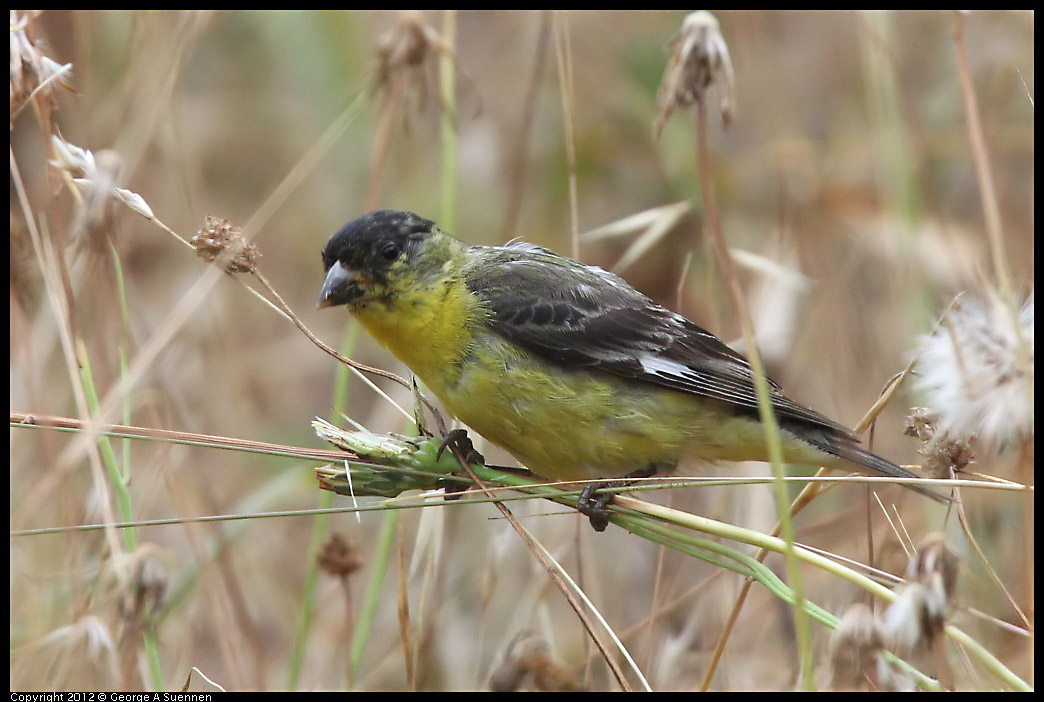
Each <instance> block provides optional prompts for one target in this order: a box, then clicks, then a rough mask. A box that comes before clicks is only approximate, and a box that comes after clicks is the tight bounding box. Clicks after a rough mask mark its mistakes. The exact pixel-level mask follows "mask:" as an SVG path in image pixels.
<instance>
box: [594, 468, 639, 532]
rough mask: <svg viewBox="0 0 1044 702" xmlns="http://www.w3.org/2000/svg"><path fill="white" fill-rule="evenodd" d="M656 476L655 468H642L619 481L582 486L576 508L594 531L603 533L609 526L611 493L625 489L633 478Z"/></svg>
mask: <svg viewBox="0 0 1044 702" xmlns="http://www.w3.org/2000/svg"><path fill="white" fill-rule="evenodd" d="M655 474H656V468H655V467H651V468H643V469H642V470H637V471H635V472H633V473H631V474H629V475H627V476H625V477H624V478H623V479H621V480H611V481H609V482H605V483H590V484H588V485H585V486H584V490H583V492H581V493H580V498H579V499H578V500H577V501H576V508H577V509H578V510H579V511H580V514H582V515H584V516H585V517H587V518H588V519H589V520H591V527H592V528H593V529H594V530H595V531H605V528H606V527H607V526H609V509H608V507H609V503H610V502H612V501H613V495H614V494H615V493H614V492H613V491H614V490H616V489H617V488H622V487H627V486H628V485H631V484H632V483H633V482H634V480H633V479H634V478H648V477H649V476H652V475H655Z"/></svg>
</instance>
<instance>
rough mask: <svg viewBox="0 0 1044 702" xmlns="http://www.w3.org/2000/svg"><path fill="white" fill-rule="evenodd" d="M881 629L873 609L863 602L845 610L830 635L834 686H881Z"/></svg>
mask: <svg viewBox="0 0 1044 702" xmlns="http://www.w3.org/2000/svg"><path fill="white" fill-rule="evenodd" d="M880 651H881V630H880V627H879V626H878V624H877V620H875V619H874V615H873V612H871V611H870V608H869V607H867V606H866V605H864V604H854V605H852V606H851V607H849V608H848V609H847V610H845V613H844V614H843V615H842V616H841V623H840V624H838V625H837V628H836V629H834V633H833V634H832V635H831V636H830V672H831V687H832V688H833V689H835V690H867V689H872V688H876V687H878V686H879V683H878V680H879V679H880V678H881V670H880V667H881V666H882V665H883V661H882V660H881V656H880Z"/></svg>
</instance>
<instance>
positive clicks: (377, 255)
mask: <svg viewBox="0 0 1044 702" xmlns="http://www.w3.org/2000/svg"><path fill="white" fill-rule="evenodd" d="M323 266H324V268H325V272H326V280H325V281H324V283H323V287H322V292H321V293H320V295H319V307H320V308H322V307H330V306H334V305H345V306H347V307H348V309H349V310H350V311H351V312H352V314H354V315H355V317H356V319H358V320H359V322H360V323H362V325H363V326H364V327H365V328H366V329H367V330H368V331H369V332H370V334H372V335H373V337H374V338H375V339H377V341H379V342H380V343H381V344H383V345H384V346H386V347H387V348H388V349H389V350H390V351H391V352H392V353H393V354H395V356H397V357H398V358H399V359H400V360H401V361H402V362H404V363H405V364H406V365H407V366H409V368H410V369H411V370H412V371H413V372H414V373H415V374H416V375H417V376H418V377H419V378H420V379H421V380H423V381H424V383H425V384H426V385H427V386H428V387H429V388H430V389H431V391H432V392H434V393H435V395H437V396H438V397H439V399H440V400H441V401H442V402H443V404H444V405H445V407H446V409H447V410H448V411H449V412H450V413H451V414H453V415H454V416H456V417H457V418H458V419H460V420H461V421H462V422H464V423H465V424H467V425H468V426H469V427H471V428H472V429H473V430H475V431H477V432H478V433H479V434H481V435H482V436H484V437H485V438H486V439H488V440H489V441H490V442H492V443H494V444H496V445H498V446H501V447H503V448H504V449H506V450H507V451H508V452H509V453H511V454H512V455H513V456H514V457H515V458H517V459H518V460H519V461H520V462H521V463H522V464H523V465H525V466H526V467H527V468H529V469H530V470H531V471H533V472H534V473H536V474H538V475H540V476H542V477H544V478H547V479H549V480H567V481H578V480H589V479H595V478H621V477H625V476H631V475H637V474H645V475H650V474H653V473H661V474H662V473H670V472H672V471H673V470H675V468H676V467H677V466H678V463H679V461H680V460H681V459H682V458H683V457H694V458H697V459H703V460H706V461H748V460H760V461H765V460H768V456H767V450H766V448H765V436H764V430H763V428H762V425H761V422H760V419H759V415H758V406H757V397H756V394H755V389H754V381H753V374H752V371H751V368H750V365H749V364H748V362H747V360H746V359H745V358H743V357H742V356H740V355H739V354H738V353H737V352H735V351H733V350H732V349H731V348H729V347H728V346H726V345H725V344H724V343H723V342H722V341H721V340H719V339H718V338H717V337H716V336H714V335H713V334H711V333H710V332H708V331H705V330H704V329H701V328H700V327H698V326H696V325H695V324H693V323H692V322H690V321H689V320H688V319H686V318H685V317H683V316H681V315H680V314H677V313H675V312H671V311H670V310H668V309H666V308H665V307H662V306H661V305H658V304H657V303H655V302H653V301H652V300H651V299H650V298H648V297H646V296H645V295H643V294H642V293H640V292H638V291H637V290H635V289H634V288H632V287H631V286H630V285H628V284H627V283H626V282H624V280H623V279H621V278H620V277H618V276H616V275H614V274H612V273H609V272H607V271H605V270H602V269H601V268H598V267H597V266H588V265H584V264H582V263H578V262H576V261H573V260H570V259H568V258H564V257H562V256H559V255H556V254H554V253H552V252H551V251H549V250H547V249H545V248H541V247H539V246H534V245H532V244H527V243H512V244H509V245H507V246H472V245H469V244H466V243H464V242H462V241H458V240H457V239H455V238H453V237H452V236H450V235H449V234H447V233H446V232H444V231H443V230H442V229H440V228H439V227H438V226H437V225H436V224H435V223H434V222H431V221H429V220H427V219H424V218H422V217H419V216H418V215H415V214H412V213H409V212H399V211H392V210H381V211H376V212H370V213H369V214H365V215H363V216H361V217H358V218H357V219H354V220H352V221H351V222H349V223H348V224H346V225H345V226H344V227H343V228H341V230H340V231H338V232H337V233H336V234H334V235H333V237H332V238H331V239H330V241H329V242H328V243H327V244H326V249H325V250H324V251H323ZM769 385H770V388H771V395H772V406H773V409H774V410H775V415H776V417H777V419H778V423H779V427H780V434H781V437H782V443H783V452H784V458H785V460H786V461H787V462H789V463H801V464H811V465H822V466H830V467H838V468H847V469H851V470H857V471H860V472H864V473H866V472H869V473H878V474H883V475H887V476H893V477H898V478H912V477H916V476H914V475H913V474H912V473H910V472H909V471H907V470H905V469H903V468H901V467H899V466H897V465H895V464H894V463H892V462H891V461H888V460H886V459H884V458H881V457H880V456H878V455H876V454H874V453H872V452H870V451H868V450H866V449H865V448H863V447H862V446H861V445H860V443H859V439H858V438H857V437H856V436H855V434H853V433H852V432H851V431H850V430H848V429H846V428H845V427H844V426H842V425H840V424H838V423H836V422H834V421H832V420H830V419H828V418H826V417H824V416H823V415H821V414H819V413H817V412H815V411H813V410H811V409H809V408H807V407H804V406H802V405H800V404H798V403H796V402H794V401H793V400H790V399H789V398H787V397H786V396H785V395H784V394H783V391H782V389H781V388H780V386H779V385H777V384H776V383H774V382H772V381H771V380H769ZM921 490H922V491H923V489H921ZM926 492H929V494H932V495H933V496H935V497H938V496H937V495H935V494H934V493H930V491H926ZM602 526H603V528H604V524H603V525H602ZM596 527H597V525H596Z"/></svg>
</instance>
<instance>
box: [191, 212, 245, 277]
mask: <svg viewBox="0 0 1044 702" xmlns="http://www.w3.org/2000/svg"><path fill="white" fill-rule="evenodd" d="M191 244H192V248H194V249H195V250H196V255H197V256H199V257H200V258H202V259H203V260H204V261H217V262H218V264H219V265H221V266H222V267H223V268H224V269H225V272H226V273H252V272H253V271H254V269H255V268H256V267H257V259H259V258H261V252H259V251H258V250H257V247H256V246H254V245H253V244H251V243H250V242H248V241H247V240H246V237H244V236H243V232H242V231H241V230H240V229H239V227H237V226H235V225H234V224H232V223H231V222H229V221H228V220H227V219H218V218H217V217H213V216H211V215H207V220H206V223H205V224H204V225H203V228H202V229H200V230H199V232H198V233H197V234H196V236H194V237H192V241H191Z"/></svg>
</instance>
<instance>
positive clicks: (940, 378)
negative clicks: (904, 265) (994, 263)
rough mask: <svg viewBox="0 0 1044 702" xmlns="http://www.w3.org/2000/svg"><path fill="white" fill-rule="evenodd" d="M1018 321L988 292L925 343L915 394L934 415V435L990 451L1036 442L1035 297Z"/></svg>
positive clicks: (967, 302) (965, 302)
mask: <svg viewBox="0 0 1044 702" xmlns="http://www.w3.org/2000/svg"><path fill="white" fill-rule="evenodd" d="M1016 316H1017V319H1016V320H1013V318H1012V317H1013V315H1012V313H1011V311H1010V310H1009V309H1008V306H1007V305H1006V304H1005V302H1004V301H1003V300H1002V299H1001V296H1000V295H999V294H998V293H997V292H996V291H994V290H992V289H991V288H988V287H987V288H984V290H983V294H982V295H981V296H980V297H970V296H969V297H965V298H964V299H962V300H961V301H960V302H959V303H958V304H957V305H956V306H955V307H954V309H953V310H952V311H951V312H950V313H949V314H948V315H947V316H946V318H945V319H944V320H943V322H942V324H940V325H939V328H938V329H937V330H936V331H935V332H934V333H933V334H932V335H930V336H928V337H926V338H925V339H924V340H923V347H924V348H923V351H922V352H921V360H920V361H919V362H918V371H919V376H918V387H919V389H920V390H921V391H922V392H924V393H925V394H926V396H927V397H928V399H929V401H930V404H931V406H932V409H934V410H935V411H936V412H938V414H939V427H938V431H940V432H946V433H948V434H950V436H952V437H972V436H977V437H978V447H979V448H980V449H983V448H986V449H989V450H1002V449H1004V448H1007V447H1009V446H1012V445H1017V444H1023V443H1025V442H1029V441H1032V440H1033V293H1032V292H1030V294H1029V297H1028V298H1027V299H1026V301H1025V302H1024V303H1023V305H1022V307H1021V309H1019V310H1018V314H1017V315H1016ZM1016 323H1017V327H1016Z"/></svg>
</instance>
